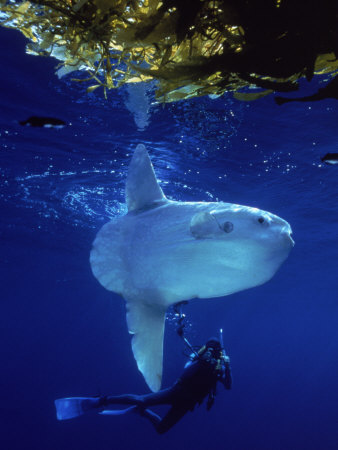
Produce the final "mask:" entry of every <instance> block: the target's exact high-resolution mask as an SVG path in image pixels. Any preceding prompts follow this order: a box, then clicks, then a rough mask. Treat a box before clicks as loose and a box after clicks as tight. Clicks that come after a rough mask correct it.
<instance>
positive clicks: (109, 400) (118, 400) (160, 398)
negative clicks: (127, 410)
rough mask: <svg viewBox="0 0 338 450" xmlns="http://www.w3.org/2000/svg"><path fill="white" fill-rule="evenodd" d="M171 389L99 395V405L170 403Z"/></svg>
mask: <svg viewBox="0 0 338 450" xmlns="http://www.w3.org/2000/svg"><path fill="white" fill-rule="evenodd" d="M171 399H172V392H171V389H170V388H169V389H163V390H162V391H159V392H153V393H151V394H145V395H135V394H124V395H109V396H105V397H101V399H100V406H108V405H117V404H120V405H137V406H143V407H147V406H154V405H166V404H171V403H172V401H171Z"/></svg>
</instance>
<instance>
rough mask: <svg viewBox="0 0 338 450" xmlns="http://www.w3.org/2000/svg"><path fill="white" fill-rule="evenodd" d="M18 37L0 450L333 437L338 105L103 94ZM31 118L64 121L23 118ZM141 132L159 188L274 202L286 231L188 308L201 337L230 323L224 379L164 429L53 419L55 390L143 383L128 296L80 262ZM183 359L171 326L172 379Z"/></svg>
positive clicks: (5, 42) (189, 196)
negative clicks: (222, 288) (232, 282)
mask: <svg viewBox="0 0 338 450" xmlns="http://www.w3.org/2000/svg"><path fill="white" fill-rule="evenodd" d="M25 42H26V41H25V39H24V38H23V37H22V36H21V35H20V34H19V33H17V32H15V31H12V30H5V29H1V30H0V57H1V62H2V64H1V67H2V70H1V83H0V104H1V110H0V152H1V153H0V157H1V164H0V185H1V191H0V203H1V228H0V238H1V253H0V264H1V272H0V274H1V286H2V289H1V309H2V311H1V319H0V320H1V326H0V339H1V345H0V351H1V370H0V386H1V403H0V427H1V433H0V445H1V448H3V449H6V450H14V449H15V450H16V449H20V450H26V449H27V450H28V449H36V450H39V449H44V450H45V449H47V448H48V449H51V450H54V449H63V450H67V449H88V450H89V449H90V450H92V449H102V450H105V449H112V448H123V449H135V448H140V447H141V448H146V449H157V448H159V447H160V448H164V449H172V448H175V449H177V450H179V449H186V448H189V449H194V450H195V449H196V450H199V449H205V448H212V447H215V448H217V447H219V448H227V449H229V450H282V449H283V450H286V449H287V450H289V449H290V450H303V449H304V450H305V449H307V450H322V449H323V450H329V449H336V448H338V419H337V405H338V389H337V371H338V356H337V355H338V327H337V323H338V301H337V300H338V299H337V291H338V262H337V261H338V245H337V233H338V207H337V199H338V196H337V191H338V172H337V170H338V169H337V167H336V166H328V165H324V164H323V163H322V162H321V160H320V157H321V156H323V155H325V154H326V153H327V152H336V151H337V101H335V100H330V99H328V100H325V101H321V102H317V103H290V104H286V105H284V106H282V107H280V106H277V105H276V104H275V103H274V101H273V97H267V98H264V99H261V100H259V101H256V102H253V103H241V102H238V101H236V100H234V99H233V98H232V96H230V95H229V96H224V97H222V98H218V99H215V100H211V99H209V98H201V99H197V100H192V101H187V102H180V103H177V104H170V105H164V106H162V105H157V106H154V105H151V104H150V101H149V97H151V92H146V91H142V89H141V90H140V89H139V90H137V89H134V90H133V89H131V90H130V89H129V90H128V89H121V90H120V91H115V92H112V93H109V96H108V101H106V100H105V99H104V98H103V96H102V93H100V92H99V91H96V92H95V93H93V94H90V95H88V94H86V92H85V86H82V85H77V84H75V83H72V82H71V81H70V78H71V76H70V77H69V78H68V79H66V80H64V79H61V80H59V79H58V78H57V77H56V76H55V75H54V71H55V66H56V64H57V61H55V60H52V59H48V58H46V59H44V58H38V57H33V56H28V55H26V54H25ZM316 88H318V84H316V82H313V83H311V85H310V86H308V85H307V83H303V89H302V92H301V93H302V94H306V93H308V92H310V91H314V90H316ZM31 115H39V116H52V117H58V118H60V119H63V120H65V121H66V122H67V123H68V125H67V126H66V127H65V128H63V129H60V130H58V129H45V128H32V127H30V128H29V127H22V126H20V125H19V123H18V121H20V120H24V119H27V118H28V117H29V116H31ZM138 143H144V144H145V145H146V146H147V148H148V150H149V151H150V154H151V156H152V160H153V164H154V166H155V170H156V173H157V176H158V178H159V179H160V181H161V185H162V188H163V190H164V192H165V194H166V195H167V196H168V197H169V198H172V199H177V200H189V201H190V200H191V201H198V200H201V201H216V200H223V201H228V202H231V203H239V204H244V205H250V206H256V207H259V208H261V209H264V210H267V211H271V212H273V213H275V214H278V215H279V216H281V217H283V218H284V219H286V220H287V221H288V222H289V223H290V224H291V226H292V228H293V233H294V239H295V241H296V246H295V247H294V249H293V250H292V252H291V254H290V256H289V258H288V259H287V260H286V262H285V263H284V264H283V266H282V267H281V269H280V270H279V271H278V272H277V274H276V275H275V276H274V278H273V279H272V280H271V281H269V282H268V283H266V284H264V285H263V286H260V287H257V288H253V289H250V290H248V291H244V292H240V293H237V294H234V295H231V296H228V297H224V298H219V299H213V300H210V301H205V300H197V301H194V302H190V304H189V305H188V306H187V307H186V314H187V317H188V320H189V323H190V324H191V326H190V328H189V339H190V340H191V341H192V343H193V344H195V345H199V344H202V343H203V342H204V341H205V339H207V338H208V337H209V336H211V335H215V334H216V333H217V331H218V329H219V328H220V327H223V329H224V339H225V345H226V348H227V351H228V353H229V354H230V357H231V362H232V371H233V379H234V382H233V389H232V390H231V391H230V392H228V391H223V390H222V389H219V392H218V396H217V398H216V402H215V405H214V407H213V408H212V410H211V411H210V412H207V411H206V410H205V406H204V405H202V406H201V407H199V408H197V409H196V410H195V411H194V412H193V413H189V414H188V415H187V416H186V417H184V419H183V420H182V421H181V422H180V423H179V424H177V425H176V426H175V427H174V428H173V429H172V430H171V431H169V432H168V433H167V434H166V435H163V436H158V435H157V434H156V433H155V432H154V430H153V429H152V427H151V425H150V424H148V423H147V422H145V421H144V420H142V419H141V418H140V417H138V416H136V415H135V416H134V415H129V416H121V417H113V418H109V417H99V416H88V417H87V416H83V417H80V418H78V419H75V420H72V421H66V422H58V421H57V420H56V416H55V409H54V400H55V399H56V398H60V397H64V396H82V395H99V394H103V393H111V394H114V393H116V394H120V393H124V392H135V393H145V392H147V391H148V389H147V386H146V385H145V382H144V381H143V378H142V376H141V374H140V373H139V372H138V371H137V369H136V365H135V362H134V358H133V356H132V353H131V350H130V342H129V341H130V337H129V335H128V333H127V327H126V322H125V309H124V308H125V306H124V302H123V300H122V299H121V298H119V297H118V296H114V295H112V294H111V293H110V292H108V291H105V290H104V289H103V288H102V287H101V286H100V285H99V283H98V282H97V281H96V280H95V279H94V277H93V275H92V273H91V270H90V266H89V251H90V248H91V244H92V241H93V239H94V237H95V235H96V233H97V231H98V230H99V229H100V227H101V226H102V225H103V224H104V223H105V222H107V221H108V220H109V219H110V218H111V217H114V216H116V215H119V214H123V213H124V212H125V205H124V182H125V178H126V173H127V166H128V162H129V160H130V157H131V154H132V151H133V149H134V148H135V146H136V144H138ZM184 362H185V356H184V354H183V345H182V342H181V341H180V339H179V337H178V336H177V334H176V331H175V326H174V324H172V323H170V322H169V323H167V327H166V335H165V362H164V382H163V385H164V386H168V385H170V384H171V383H173V382H174V381H175V379H176V378H177V377H178V376H179V375H180V373H181V370H182V367H183V365H184Z"/></svg>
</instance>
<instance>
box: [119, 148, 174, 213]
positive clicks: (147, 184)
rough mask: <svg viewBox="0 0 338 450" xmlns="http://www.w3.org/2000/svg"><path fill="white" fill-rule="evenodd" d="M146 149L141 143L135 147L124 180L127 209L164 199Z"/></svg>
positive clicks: (146, 205) (145, 205) (137, 207)
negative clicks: (125, 180) (125, 179)
mask: <svg viewBox="0 0 338 450" xmlns="http://www.w3.org/2000/svg"><path fill="white" fill-rule="evenodd" d="M165 200H166V198H165V195H164V194H163V191H162V189H161V188H160V186H159V184H158V182H157V179H156V175H155V172H154V168H153V165H152V164H151V161H150V158H149V155H148V152H147V149H146V148H145V146H144V145H143V144H138V146H137V147H136V149H135V151H134V154H133V157H132V160H131V163H130V166H129V169H128V176H127V182H126V203H127V206H128V211H135V210H138V209H142V208H146V207H148V206H151V205H152V204H156V203H160V202H161V201H165Z"/></svg>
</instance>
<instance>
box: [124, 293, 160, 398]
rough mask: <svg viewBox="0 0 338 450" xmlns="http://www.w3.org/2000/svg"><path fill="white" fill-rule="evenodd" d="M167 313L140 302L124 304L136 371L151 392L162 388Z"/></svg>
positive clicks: (156, 306)
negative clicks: (137, 370) (138, 371)
mask: <svg viewBox="0 0 338 450" xmlns="http://www.w3.org/2000/svg"><path fill="white" fill-rule="evenodd" d="M165 312H166V309H165V308H164V307H162V306H159V305H149V304H147V303H144V302H142V301H140V300H139V299H135V300H134V299H133V300H131V301H130V300H129V299H128V300H127V324H128V330H129V333H130V334H132V335H133V337H132V343H131V344H132V349H133V353H134V357H135V359H136V362H137V367H138V369H139V370H140V372H141V373H142V374H143V376H144V378H145V380H146V382H147V384H148V386H149V387H150V389H151V390H152V391H154V392H156V391H158V390H159V389H160V388H161V382H162V365H163V336H164V321H165Z"/></svg>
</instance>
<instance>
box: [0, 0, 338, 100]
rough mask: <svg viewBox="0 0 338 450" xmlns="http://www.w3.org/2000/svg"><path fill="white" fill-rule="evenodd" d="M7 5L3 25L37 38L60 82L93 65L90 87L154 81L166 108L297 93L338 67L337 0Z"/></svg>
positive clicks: (45, 0)
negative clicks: (207, 98)
mask: <svg viewBox="0 0 338 450" xmlns="http://www.w3.org/2000/svg"><path fill="white" fill-rule="evenodd" d="M0 5H1V15H0V20H1V23H2V25H3V26H6V27H11V28H16V29H18V30H20V31H21V32H22V33H23V34H24V35H25V36H26V37H27V38H29V39H30V41H31V42H30V43H29V44H28V45H27V51H28V53H31V54H35V55H51V56H54V57H56V58H57V59H59V60H60V61H61V63H60V65H59V67H58V75H59V76H63V75H65V74H67V73H69V72H72V71H75V70H79V69H85V70H86V71H87V72H88V76H87V77H86V78H83V79H80V80H78V81H86V82H89V83H90V87H89V88H88V91H90V92H91V91H93V90H95V89H96V88H98V87H100V86H103V88H104V90H106V89H111V88H117V87H119V86H121V85H123V84H125V83H137V82H141V81H149V80H153V79H155V80H157V82H158V83H157V92H156V95H157V98H158V99H159V100H161V101H167V102H168V101H175V100H180V99H185V98H191V97H196V96H201V95H206V94H212V95H216V96H217V95H221V94H223V93H224V92H225V91H238V90H239V89H241V88H244V87H248V86H257V87H260V88H262V89H264V90H268V91H271V92H272V91H280V92H287V91H292V90H296V89H297V87H298V85H297V80H298V79H299V78H300V77H303V76H305V77H306V78H307V79H308V80H310V79H311V78H312V77H313V75H314V74H320V73H329V74H334V73H336V72H337V70H338V61H337V55H338V44H337V42H338V32H337V30H338V23H337V22H338V20H337V2H336V0H320V1H319V0H314V1H312V2H308V0H250V1H248V0H219V1H210V0H209V1H206V0H184V1H183V0H144V1H137V0H77V1H75V0H37V1H22V2H17V1H13V0H10V1H6V0H0ZM262 95H264V94H262V92H259V93H258V94H257V98H259V97H261V96H262ZM238 97H239V98H245V96H244V97H243V94H241V93H239V94H238ZM254 97H255V95H252V94H250V99H252V98H254Z"/></svg>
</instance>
